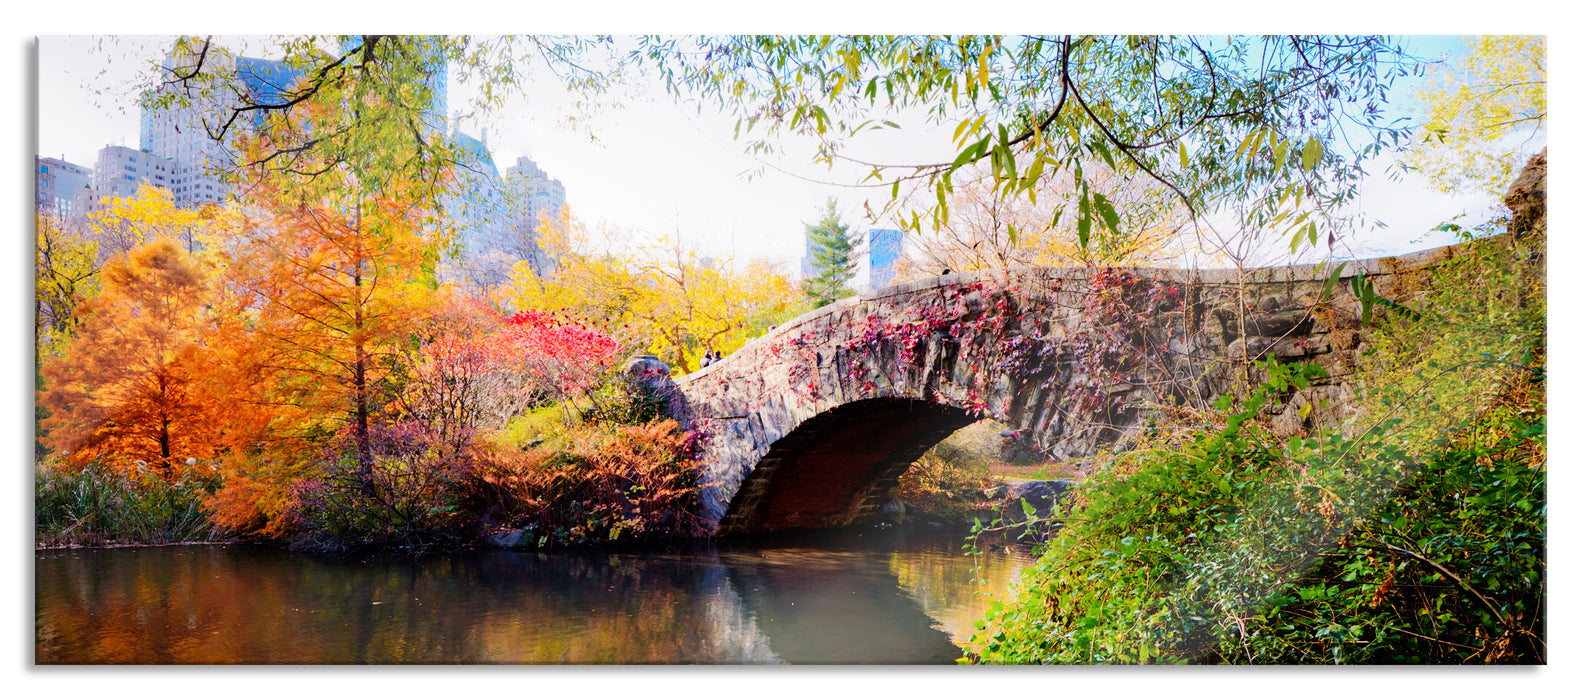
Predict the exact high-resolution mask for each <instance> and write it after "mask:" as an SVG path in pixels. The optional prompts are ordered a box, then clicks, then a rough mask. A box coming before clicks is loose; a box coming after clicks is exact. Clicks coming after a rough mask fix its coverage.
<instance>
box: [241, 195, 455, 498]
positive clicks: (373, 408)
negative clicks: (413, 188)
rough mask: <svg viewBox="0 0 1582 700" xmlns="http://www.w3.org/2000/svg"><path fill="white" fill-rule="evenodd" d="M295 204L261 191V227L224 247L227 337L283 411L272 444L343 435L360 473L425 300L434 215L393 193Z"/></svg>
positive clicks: (369, 456)
mask: <svg viewBox="0 0 1582 700" xmlns="http://www.w3.org/2000/svg"><path fill="white" fill-rule="evenodd" d="M347 189H348V190H350V192H346V193H342V194H341V195H338V196H337V195H330V194H326V195H323V196H322V197H321V198H320V199H319V200H318V201H303V200H302V199H299V198H296V197H291V196H290V195H286V194H285V193H283V192H279V191H276V192H267V194H269V195H272V196H270V197H268V198H264V197H262V196H260V195H264V194H266V191H264V190H259V191H258V192H257V194H256V195H255V196H260V197H259V199H260V201H262V202H264V203H266V204H267V209H265V210H264V211H263V212H262V213H261V214H260V220H258V221H257V222H256V225H255V226H254V227H252V228H251V229H250V230H249V231H247V232H246V233H245V235H244V237H243V238H241V239H240V240H237V241H234V242H233V243H232V247H233V249H232V251H231V252H230V253H229V256H230V257H229V260H228V267H229V271H230V277H229V280H228V281H229V283H230V284H231V285H232V286H233V287H234V289H235V292H234V297H233V298H234V299H235V303H236V305H235V306H233V307H232V308H230V309H229V310H228V314H227V317H226V321H227V323H226V327H225V328H224V331H223V332H226V333H233V334H235V338H236V339H237V341H238V344H237V353H236V362H237V365H238V367H246V368H248V369H249V370H250V371H252V372H253V373H254V377H255V382H257V385H258V386H260V387H262V389H263V395H262V396H259V397H254V398H251V399H248V398H246V397H243V398H241V399H240V400H244V401H246V400H251V401H264V402H268V403H270V404H271V405H273V406H274V407H275V410H276V411H277V412H278V413H279V415H278V416H277V418H276V419H275V420H274V421H273V423H272V425H271V430H272V431H274V432H275V433H277V434H276V435H274V436H273V437H274V438H276V439H281V440H285V441H286V442H288V443H290V442H301V441H303V440H306V441H308V442H310V443H311V442H315V441H322V438H323V436H327V435H331V434H334V433H335V432H337V431H338V430H340V429H342V428H345V429H346V431H347V432H348V433H349V434H350V435H351V437H352V443H353V444H354V445H355V449H356V458H357V461H358V463H359V464H360V465H362V466H363V467H364V468H367V467H369V466H371V464H372V460H373V454H372V451H371V447H370V442H369V425H370V422H372V421H375V420H377V419H378V417H379V416H380V414H381V411H383V410H384V408H385V406H386V404H387V402H388V401H389V400H390V399H391V398H392V392H394V391H395V387H394V385H393V380H394V378H395V376H396V374H395V372H396V370H397V367H398V364H399V363H398V360H399V358H400V356H401V355H400V346H401V344H402V343H404V342H406V341H407V338H408V335H409V332H410V330H411V324H412V323H414V322H415V320H416V319H417V318H419V317H420V316H421V312H422V309H423V308H424V307H425V306H426V305H427V303H428V302H429V298H428V294H429V293H430V292H431V291H432V283H431V282H432V276H431V271H432V269H433V265H434V261H435V260H436V259H437V252H436V250H435V248H434V246H433V245H432V244H431V243H430V242H429V241H428V240H426V239H425V237H424V232H425V226H426V224H427V223H428V222H429V219H430V216H431V214H430V212H429V211H428V210H427V209H424V208H422V207H421V206H419V205H417V204H416V203H414V202H413V201H412V200H411V199H409V198H407V197H405V196H403V195H404V194H405V193H404V192H402V191H401V190H399V189H395V188H394V187H390V188H387V189H386V191H384V192H383V193H381V195H380V196H377V197H367V198H366V199H359V198H357V197H356V194H355V193H356V192H357V189H356V188H355V187H351V186H349V185H348V187H347Z"/></svg>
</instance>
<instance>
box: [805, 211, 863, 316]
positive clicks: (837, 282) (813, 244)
mask: <svg viewBox="0 0 1582 700" xmlns="http://www.w3.org/2000/svg"><path fill="white" fill-rule="evenodd" d="M803 226H804V234H803V235H804V236H805V237H806V238H807V251H808V258H809V263H810V265H811V267H812V273H813V275H812V276H811V277H809V278H807V279H805V280H802V293H803V294H806V295H807V296H808V298H809V299H812V300H813V305H814V306H824V305H825V304H829V303H831V302H833V301H835V300H836V299H840V298H843V297H849V296H851V295H852V294H854V292H853V291H852V290H851V288H850V287H849V286H848V284H850V282H851V280H852V278H853V277H856V276H857V256H858V255H859V254H860V251H861V243H862V241H861V240H860V239H854V238H853V236H852V234H851V233H850V229H851V227H850V225H848V224H846V223H844V222H842V221H841V220H840V213H839V212H837V211H836V210H835V199H834V198H833V197H831V198H830V199H828V200H827V201H825V202H824V209H823V211H822V213H821V216H820V217H819V220H818V221H817V222H815V223H810V224H803Z"/></svg>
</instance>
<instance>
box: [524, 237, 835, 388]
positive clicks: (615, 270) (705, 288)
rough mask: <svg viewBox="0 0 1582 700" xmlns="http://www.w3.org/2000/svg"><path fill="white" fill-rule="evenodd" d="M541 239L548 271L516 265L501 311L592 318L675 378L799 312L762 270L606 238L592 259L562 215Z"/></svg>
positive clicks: (790, 294)
mask: <svg viewBox="0 0 1582 700" xmlns="http://www.w3.org/2000/svg"><path fill="white" fill-rule="evenodd" d="M606 233H608V232H606ZM539 240H540V241H541V244H542V245H543V247H544V250H545V253H546V255H548V256H549V258H550V261H551V267H552V269H553V271H552V272H551V273H550V274H548V275H546V276H544V277H540V276H538V275H536V274H534V273H533V271H532V269H531V267H530V266H529V265H528V264H527V263H525V262H524V263H518V264H517V266H516V268H515V269H514V270H513V271H512V274H511V279H510V281H508V282H507V283H506V287H505V302H506V303H507V304H508V305H510V306H512V307H513V308H518V309H529V308H531V309H540V310H543V311H567V312H571V313H574V314H576V315H579V316H582V317H584V318H588V319H591V320H593V321H594V322H596V323H599V324H600V325H602V326H604V327H605V328H606V329H608V330H610V331H611V332H612V334H613V335H614V336H615V337H616V338H617V340H620V341H622V342H623V343H628V344H631V345H633V346H635V347H637V348H642V349H645V350H647V351H648V352H650V353H652V354H654V355H655V356H657V357H659V358H660V359H662V360H664V361H665V362H667V363H669V364H670V365H671V367H673V368H675V370H676V371H677V372H678V373H686V372H691V371H692V370H694V369H696V368H697V367H698V366H699V360H701V359H702V357H703V354H704V353H705V352H707V351H709V350H715V351H718V352H721V353H728V352H731V351H734V350H736V349H737V348H740V347H741V346H742V345H743V344H745V343H746V342H747V340H748V339H749V338H752V337H754V336H757V335H761V334H762V333H764V332H765V331H766V330H767V329H768V328H769V327H770V326H773V325H774V324H777V323H780V322H781V321H783V320H785V319H787V318H790V317H792V316H794V315H796V314H797V313H800V312H801V311H803V310H805V307H806V303H805V301H804V298H803V295H802V293H801V291H800V290H798V289H797V287H796V286H795V285H794V284H792V283H791V281H790V280H789V279H788V278H787V277H786V276H785V275H784V274H783V273H781V272H779V271H778V270H776V269H774V266H773V265H771V264H769V263H768V262H765V261H752V262H750V263H748V264H747V265H745V266H744V267H743V268H742V269H741V270H735V269H733V268H732V261H730V260H709V259H704V258H700V257H699V256H698V255H697V253H696V252H694V251H691V250H688V249H687V248H686V247H685V246H684V245H682V244H681V242H680V241H679V240H677V239H670V238H666V239H661V240H660V241H659V242H657V243H654V244H649V245H626V244H622V243H620V242H619V241H620V239H619V238H612V237H607V238H606V239H605V243H606V244H607V246H606V250H603V251H597V250H595V248H594V245H593V241H592V240H591V235H590V232H589V231H588V229H587V227H586V226H585V225H583V224H581V223H580V222H579V221H577V220H576V219H575V217H573V216H571V215H570V214H567V215H565V216H563V217H562V218H561V219H560V221H559V222H558V223H555V224H554V225H550V226H545V227H544V228H543V229H542V230H541V233H540V237H539ZM617 250H620V251H622V252H619V253H618V252H616V251H617ZM579 251H580V252H579Z"/></svg>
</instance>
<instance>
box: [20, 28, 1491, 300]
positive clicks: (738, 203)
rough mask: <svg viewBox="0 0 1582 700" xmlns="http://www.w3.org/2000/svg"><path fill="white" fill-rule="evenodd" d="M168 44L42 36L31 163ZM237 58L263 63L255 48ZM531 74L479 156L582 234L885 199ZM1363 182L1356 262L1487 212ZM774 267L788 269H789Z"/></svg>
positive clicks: (785, 251) (124, 121) (798, 247)
mask: <svg viewBox="0 0 1582 700" xmlns="http://www.w3.org/2000/svg"><path fill="white" fill-rule="evenodd" d="M170 39H171V37H170V36H168V35H142V36H137V35H131V36H128V35H121V36H120V37H119V38H118V39H116V40H114V41H101V40H100V39H99V38H97V37H93V36H41V37H40V39H39V42H38V47H39V50H38V74H39V79H38V91H39V92H38V122H37V123H38V135H37V149H38V151H37V152H38V153H39V154H40V155H44V156H53V157H62V156H64V158H65V159H66V160H68V161H71V162H74V163H78V164H81V165H86V166H89V167H92V166H93V164H94V161H95V160H96V157H97V156H96V154H97V151H98V149H99V148H101V147H103V146H105V145H108V144H121V145H127V146H132V147H136V146H137V140H138V136H137V131H138V112H137V109H136V107H135V102H134V99H135V98H134V96H133V95H132V94H131V86H132V85H134V84H135V80H136V78H137V76H138V72H139V71H142V70H146V67H147V65H149V63H150V62H157V61H158V60H159V59H160V58H161V57H162V56H163V55H164V52H165V51H166V50H167V49H168V47H169V45H170ZM1458 43H1459V42H1457V41H1455V40H1452V39H1432V40H1423V41H1419V42H1417V45H1416V46H1414V49H1415V50H1417V51H1419V52H1421V53H1424V54H1429V55H1437V54H1439V53H1442V52H1444V51H1447V50H1455V49H1456V48H1457V45H1458ZM243 52H244V53H245V54H246V55H264V51H263V50H262V49H261V48H259V45H258V44H257V43H254V44H252V49H251V50H248V49H246V48H244V49H243ZM534 75H535V76H538V77H539V80H537V81H536V82H537V85H536V86H535V87H533V88H532V89H531V90H530V92H529V94H527V95H526V96H525V98H519V99H516V100H514V101H513V104H512V105H510V106H509V107H507V108H506V109H504V110H500V111H498V112H495V113H494V114H492V115H490V118H489V119H488V121H487V122H486V126H487V127H488V141H489V145H490V149H491V151H492V152H493V154H494V157H495V162H496V163H497V165H498V166H499V167H500V169H501V171H502V172H503V171H504V170H505V168H506V167H508V166H509V165H510V164H512V163H513V162H514V161H515V159H516V157H517V156H518V155H528V156H530V157H532V158H533V159H534V160H535V161H537V163H538V164H539V165H540V166H541V167H543V168H544V169H545V170H546V171H547V172H548V173H549V174H550V175H551V176H552V177H555V178H558V179H560V180H561V181H562V182H563V183H564V184H565V186H566V190H567V199H568V201H569V203H570V205H571V207H572V209H573V211H574V212H576V213H577V215H578V216H579V217H580V218H582V219H583V220H584V221H586V222H588V223H590V224H596V223H598V222H600V221H604V222H608V223H610V224H614V225H615V226H617V227H620V228H622V229H627V230H630V231H635V232H637V233H638V235H640V236H643V235H646V236H653V235H658V234H668V233H672V232H675V231H679V232H680V233H681V235H682V237H683V239H684V240H686V241H687V242H688V243H690V244H691V245H692V246H694V247H695V248H696V249H697V250H698V252H699V253H700V254H703V255H714V256H721V257H724V256H729V257H734V258H736V259H737V260H746V259H748V258H753V257H765V258H770V259H774V260H778V261H784V262H788V263H789V262H791V261H793V260H794V259H796V258H799V257H800V256H801V255H802V252H803V247H804V244H803V241H802V234H803V223H804V222H806V221H810V220H813V219H815V218H816V216H817V210H818V208H819V207H820V206H821V205H822V203H823V202H824V200H825V199H826V198H827V197H831V196H834V197H836V198H837V199H838V200H839V202H840V208H841V210H842V211H843V212H844V213H845V219H846V220H847V221H848V222H849V223H852V224H853V225H854V229H856V230H862V229H863V228H866V226H867V225H868V224H867V222H866V221H865V220H864V218H863V216H862V214H863V210H864V207H863V204H864V202H865V201H868V202H870V203H871V204H872V206H873V207H874V209H876V210H877V209H878V208H880V206H881V205H882V204H883V202H884V201H885V200H886V199H887V195H888V188H879V189H873V188H866V189H864V188H851V187H838V186H832V185H827V184H820V183H819V182H815V180H823V181H833V182H856V181H858V180H859V179H860V177H861V172H860V171H858V170H856V169H847V170H844V171H837V172H834V173H831V172H829V171H828V170H826V169H825V168H824V167H823V166H821V165H814V164H812V163H811V158H810V156H811V154H812V150H811V147H810V146H809V145H808V144H807V143H806V142H803V143H802V144H800V145H799V146H793V147H791V148H789V149H788V155H787V156H786V157H785V158H783V159H781V160H778V161H776V162H774V163H772V164H771V167H768V168H763V167H762V164H761V163H758V162H755V161H754V160H752V159H750V158H749V157H747V156H746V155H744V154H743V153H742V148H741V146H740V145H739V144H737V143H733V142H732V134H731V131H732V128H733V126H734V121H733V120H730V119H727V118H725V117H723V116H720V115H718V114H711V113H708V112H705V113H704V114H703V115H702V116H699V115H698V114H697V113H696V111H695V110H693V109H690V108H683V107H681V106H678V105H676V104H674V103H673V102H672V101H671V100H670V99H669V98H668V96H666V95H664V94H663V90H662V89H660V88H659V87H658V86H656V85H647V86H644V87H645V88H646V90H647V92H648V94H647V95H640V96H638V99H636V100H632V101H628V102H627V103H626V105H625V106H624V107H623V108H620V109H604V110H601V111H600V112H598V113H597V114H596V115H595V116H593V117H591V121H589V122H588V123H587V124H586V126H587V127H588V129H589V130H591V131H592V132H593V133H596V134H598V136H599V142H598V143H594V142H592V141H591V140H590V139H588V138H587V137H586V136H585V135H584V134H585V133H586V132H585V131H576V130H572V129H569V128H567V127H566V126H565V125H564V123H563V117H564V115H566V114H569V113H570V107H569V104H570V100H569V98H568V97H567V95H566V93H565V90H564V89H563V88H561V87H560V86H559V84H558V82H556V81H555V80H554V79H553V78H552V77H550V76H549V75H548V74H547V73H546V72H545V71H542V70H538V71H535V72H534ZM1408 93H1409V90H1408V89H1407V88H1406V87H1405V86H1404V85H1403V86H1401V87H1398V88H1397V97H1396V98H1395V99H1397V100H1400V103H1399V104H1402V105H1404V104H1405V102H1404V99H1405V96H1406V95H1407V94H1408ZM469 97H470V93H469V92H468V90H466V89H463V88H461V87H459V86H457V85H455V84H454V81H453V84H452V87H451V90H450V96H449V98H450V103H451V110H452V112H453V113H454V112H455V111H457V109H458V108H459V107H460V106H461V105H462V104H463V103H464V101H465V100H467V99H468V98H469ZM903 126H906V127H908V128H907V129H906V130H904V131H903V132H901V133H899V134H897V133H896V132H893V131H886V132H884V134H885V135H884V136H881V137H877V139H876V140H874V141H870V142H869V143H868V144H867V148H868V151H869V153H870V154H872V155H874V156H875V157H876V158H877V159H884V160H887V161H889V162H925V161H927V160H935V161H937V160H941V159H943V160H949V159H950V158H951V157H952V156H953V155H954V153H953V152H952V151H951V150H950V133H949V129H948V127H947V128H936V129H932V130H928V129H923V128H920V127H922V126H924V125H923V123H922V122H921V121H920V120H918V121H915V122H913V123H905V122H903ZM480 127H481V125H479V124H476V123H469V124H465V125H463V128H464V130H465V131H467V132H468V133H470V134H472V135H473V136H479V135H480V134H481V132H482V130H483V129H482V128H480ZM755 169H761V170H762V172H763V174H762V175H761V176H759V177H756V178H754V179H752V180H751V181H749V180H748V179H746V178H745V177H744V175H743V174H744V173H745V172H747V171H749V170H755ZM1373 170H1380V171H1382V170H1383V167H1382V165H1379V166H1377V167H1375V168H1373ZM788 173H794V174H795V175H796V176H793V175H792V174H788ZM797 176H800V177H797ZM1374 180H1375V181H1374V182H1371V183H1369V185H1368V186H1367V187H1366V188H1365V194H1364V196H1363V200H1362V206H1363V208H1364V211H1367V212H1368V213H1369V215H1370V217H1372V218H1377V219H1379V220H1382V221H1384V222H1385V223H1387V224H1388V225H1389V230H1388V231H1385V232H1382V233H1375V234H1369V235H1368V236H1367V237H1366V238H1364V239H1362V240H1358V241H1356V242H1355V243H1356V245H1355V246H1354V248H1353V249H1354V250H1355V251H1357V252H1358V253H1359V254H1363V255H1384V254H1392V253H1400V252H1407V251H1410V250H1419V249H1423V248H1428V247H1432V246H1435V245H1441V244H1444V243H1448V242H1451V238H1450V236H1449V234H1432V235H1427V234H1426V232H1427V231H1428V230H1429V229H1431V228H1432V227H1434V226H1435V225H1437V224H1439V223H1441V222H1443V221H1446V220H1448V219H1450V218H1451V217H1453V216H1455V215H1457V214H1460V213H1462V212H1464V211H1469V210H1473V211H1475V210H1479V209H1481V208H1483V206H1484V204H1485V202H1483V201H1481V200H1478V199H1475V198H1464V199H1462V200H1455V199H1451V198H1447V197H1444V196H1441V195H1438V194H1436V193H1433V192H1431V191H1429V190H1428V189H1427V188H1426V187H1424V186H1423V185H1422V183H1421V182H1419V181H1417V180H1415V179H1413V178H1407V179H1406V180H1405V181H1403V182H1389V181H1387V180H1385V179H1384V178H1382V177H1376V178H1375V179H1374ZM880 225H884V224H883V223H881V224H880ZM786 269H787V271H794V270H795V266H794V265H788V267H787V268H786Z"/></svg>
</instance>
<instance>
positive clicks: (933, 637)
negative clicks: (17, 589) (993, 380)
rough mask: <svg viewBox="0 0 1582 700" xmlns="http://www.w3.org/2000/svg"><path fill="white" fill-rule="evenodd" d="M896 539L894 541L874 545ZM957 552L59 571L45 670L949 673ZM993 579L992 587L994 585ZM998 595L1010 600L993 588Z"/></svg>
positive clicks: (703, 551) (182, 557)
mask: <svg viewBox="0 0 1582 700" xmlns="http://www.w3.org/2000/svg"><path fill="white" fill-rule="evenodd" d="M869 534H876V533H869ZM1020 563H1021V561H1020V560H1019V559H1018V558H1017V557H1014V556H1007V555H1004V554H1000V555H995V556H991V557H986V558H980V559H978V560H976V561H975V560H973V559H971V558H967V557H964V556H962V555H961V553H960V551H959V547H958V544H957V543H956V542H954V541H950V540H932V541H910V542H909V541H906V540H905V539H901V538H890V537H874V536H858V534H857V533H846V534H843V535H837V536H831V537H826V538H824V539H820V540H812V541H809V540H776V541H768V542H757V543H737V544H727V545H722V546H719V547H715V546H707V547H701V548H697V549H695V550H692V551H678V552H666V553H652V552H648V553H635V552H634V553H625V552H605V553H588V552H582V553H555V554H538V553H521V552H502V551H479V552H465V553H459V554H453V555H444V556H428V557H422V558H419V559H415V560H414V559H410V558H407V559H390V558H386V559H379V560H374V561H336V560H329V559H321V558H314V557H308V556H302V555H294V554H289V553H285V552H279V551H275V550H269V549H263V548H256V547H247V546H201V547H157V548H137V549H113V550H75V551H56V552H41V553H38V554H37V555H36V557H35V565H36V603H35V605H36V607H35V659H36V662H37V663H40V664H60V663H68V664H69V663H94V664H98V663H115V664H232V663H246V664H266V663H285V664H345V663H376V664H395V663H425V664H456V663H560V664H599V663H608V664H654V663H675V664H687V663H711V664H713V663H725V664H741V663H949V662H951V661H953V660H954V659H955V658H956V657H958V656H960V653H961V652H960V649H959V648H958V647H957V646H956V643H952V640H953V638H954V639H956V640H957V643H959V641H960V640H962V639H964V636H965V634H966V632H967V631H968V630H970V623H971V620H974V619H976V618H977V616H978V615H980V614H981V612H982V610H983V608H984V607H985V606H986V605H987V603H988V601H987V598H986V596H983V595H973V592H974V590H975V589H982V588H983V586H984V584H980V583H976V581H977V580H979V579H985V578H986V579H989V580H990V581H991V582H1005V581H1009V578H1010V577H1011V576H1012V575H1013V573H1014V571H1016V569H1017V568H1018V566H1019V564H1020ZM975 564H976V565H978V569H977V575H975V574H974V565H975ZM990 585H1002V584H999V583H992V584H990Z"/></svg>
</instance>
